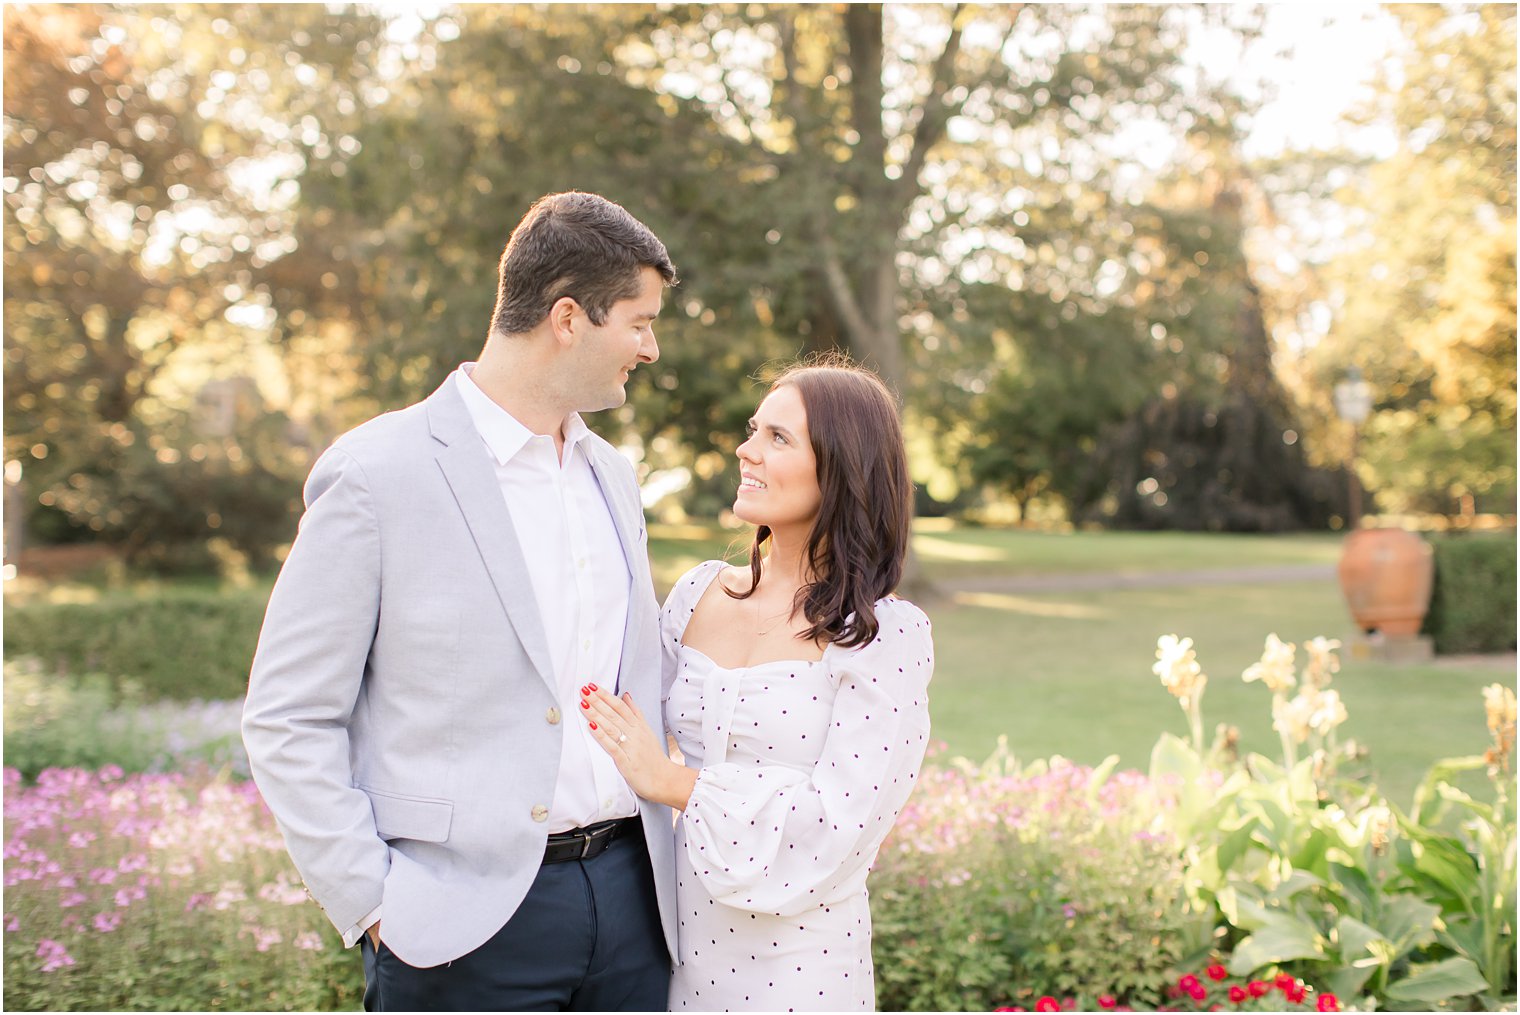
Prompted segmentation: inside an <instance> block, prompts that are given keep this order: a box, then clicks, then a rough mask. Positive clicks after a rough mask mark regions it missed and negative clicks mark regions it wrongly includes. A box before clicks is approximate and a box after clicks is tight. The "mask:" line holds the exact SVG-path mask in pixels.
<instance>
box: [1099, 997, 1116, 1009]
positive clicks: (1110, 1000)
mask: <svg viewBox="0 0 1520 1015" xmlns="http://www.w3.org/2000/svg"><path fill="white" fill-rule="evenodd" d="M1118 1003H1119V1002H1118V1000H1117V999H1116V998H1115V997H1114V996H1113V995H1112V994H1099V995H1098V1007H1099V1008H1102V1009H1103V1010H1104V1011H1109V1010H1111V1009H1112V1008H1113V1007H1114V1005H1116V1004H1118Z"/></svg>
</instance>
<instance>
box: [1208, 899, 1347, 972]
mask: <svg viewBox="0 0 1520 1015" xmlns="http://www.w3.org/2000/svg"><path fill="white" fill-rule="evenodd" d="M1324 954H1325V952H1324V948H1323V947H1321V945H1320V940H1319V935H1318V934H1317V933H1316V931H1315V927H1314V925H1313V924H1312V923H1310V922H1309V921H1308V920H1303V919H1300V918H1298V917H1295V916H1291V915H1289V914H1287V913H1282V912H1271V913H1268V914H1267V918H1266V921H1265V924H1264V926H1262V928H1261V929H1260V930H1258V931H1256V932H1255V933H1254V934H1252V935H1251V936H1250V937H1248V938H1246V939H1245V940H1244V941H1242V942H1241V943H1240V944H1239V945H1237V946H1236V948H1235V953H1234V954H1233V955H1231V956H1230V965H1229V968H1230V972H1231V973H1233V974H1235V975H1236V976H1249V975H1250V974H1251V973H1253V972H1255V971H1256V970H1258V969H1260V968H1262V967H1263V966H1270V965H1274V964H1276V963H1282V962H1289V961H1292V960H1293V959H1318V958H1323V957H1324Z"/></svg>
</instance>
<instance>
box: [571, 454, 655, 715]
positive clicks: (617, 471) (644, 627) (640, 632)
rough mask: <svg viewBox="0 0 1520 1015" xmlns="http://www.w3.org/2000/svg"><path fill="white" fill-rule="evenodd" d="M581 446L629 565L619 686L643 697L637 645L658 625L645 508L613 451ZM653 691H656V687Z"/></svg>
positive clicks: (646, 712) (646, 710)
mask: <svg viewBox="0 0 1520 1015" xmlns="http://www.w3.org/2000/svg"><path fill="white" fill-rule="evenodd" d="M581 443H582V446H583V447H585V448H586V449H587V455H586V460H587V461H589V462H590V463H591V471H592V472H593V473H595V475H596V481H597V484H598V485H599V486H600V487H601V488H602V496H603V497H604V498H605V499H606V501H607V506H608V508H610V509H611V511H612V521H613V524H614V525H615V526H617V534H618V540H619V541H620V542H621V543H622V544H623V557H624V559H625V560H627V562H628V574H629V582H628V621H627V623H625V624H624V625H623V653H622V656H621V659H620V662H619V674H618V686H619V687H621V688H622V689H624V690H628V691H633V692H634V693H635V694H637V695H638V696H640V697H644V695H643V693H642V687H639V688H638V689H637V690H636V689H635V685H641V684H642V681H640V680H639V679H638V678H639V676H640V674H639V673H638V666H637V664H638V661H639V643H640V642H641V641H642V640H643V638H644V637H645V635H646V634H648V633H650V632H651V631H652V630H653V627H654V625H655V624H656V623H657V622H658V620H657V615H656V614H655V613H654V612H653V611H652V610H651V607H652V606H653V605H654V588H653V579H652V577H651V576H650V573H649V552H648V550H647V549H646V547H647V543H646V542H645V540H644V539H643V538H642V537H643V533H644V505H643V503H642V502H641V501H640V500H639V496H638V488H637V487H636V486H634V485H633V484H630V483H629V482H628V480H627V479H626V478H625V476H624V475H623V474H622V472H621V470H622V463H621V462H613V461H609V460H608V459H607V457H606V456H609V455H615V454H617V452H616V451H614V450H611V449H610V448H609V447H608V446H607V445H605V444H603V443H602V442H601V441H599V440H596V439H594V438H593V439H588V440H585V441H582V442H581ZM655 690H656V692H658V684H656V686H655ZM653 705H654V710H653V711H651V710H650V708H649V704H648V699H646V703H645V704H644V705H642V706H641V707H643V708H644V710H645V718H649V717H650V716H651V715H656V714H657V713H658V711H659V695H658V693H656V694H655V695H654V698H653ZM650 725H651V726H653V727H654V728H655V729H656V730H657V731H658V730H659V726H658V724H657V722H656V720H654V719H651V720H650Z"/></svg>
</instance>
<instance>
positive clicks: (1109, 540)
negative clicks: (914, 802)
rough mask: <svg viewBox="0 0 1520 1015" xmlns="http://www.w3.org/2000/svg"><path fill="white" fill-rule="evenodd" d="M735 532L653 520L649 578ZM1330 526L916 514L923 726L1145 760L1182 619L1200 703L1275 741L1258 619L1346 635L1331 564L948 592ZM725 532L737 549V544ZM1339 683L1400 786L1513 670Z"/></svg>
mask: <svg viewBox="0 0 1520 1015" xmlns="http://www.w3.org/2000/svg"><path fill="white" fill-rule="evenodd" d="M736 536H737V534H730V533H729V532H727V531H726V530H723V529H719V528H716V527H701V526H682V527H679V528H674V527H662V526H657V525H655V526H651V527H650V552H651V555H652V557H653V559H654V567H655V575H656V585H657V586H658V587H659V592H660V593H661V595H662V596H663V594H664V592H665V589H666V587H667V586H668V585H669V583H670V582H672V581H674V580H675V579H676V578H677V577H678V576H679V575H680V574H681V572H682V571H684V570H685V569H686V568H687V567H690V566H691V565H692V564H694V563H696V562H697V561H699V560H703V559H706V558H709V557H714V556H721V555H723V553H724V550H725V548H726V547H727V546H728V545H729V543H730V542H731V541H732V540H734V539H735V538H736ZM1340 542H1341V541H1340V537H1338V536H1333V535H1319V534H1314V535H1287V536H1249V535H1233V534H1230V535H1225V534H1221V535H1198V534H1190V533H1173V532H1158V533H1134V532H1073V533H1044V532H1024V531H1014V530H996V529H977V528H949V527H946V526H944V525H943V524H942V523H939V522H937V521H935V520H929V521H920V523H919V525H918V528H917V530H916V533H915V546H916V548H917V549H918V551H919V553H920V555H921V557H922V560H923V563H924V568H925V571H926V572H927V573H928V575H929V576H930V578H931V579H933V580H934V581H935V582H937V583H939V585H940V586H941V589H942V590H943V591H944V592H946V597H945V598H943V599H941V600H940V601H938V602H932V603H928V604H925V605H926V606H927V612H928V613H929V615H930V617H931V618H932V619H933V620H934V624H935V638H934V641H935V648H936V652H937V657H938V658H937V664H936V672H935V678H934V685H933V687H932V688H931V698H932V701H933V716H934V735H935V738H936V739H939V740H944V741H946V742H947V743H948V744H949V748H950V752H951V753H952V754H961V755H966V756H968V757H971V758H974V759H980V758H982V757H985V756H986V755H987V754H988V753H990V752H991V750H992V748H993V746H994V745H995V744H996V742H997V737H998V735H999V734H1007V736H1008V742H1009V746H1010V748H1011V749H1012V750H1013V752H1014V753H1015V754H1016V755H1017V756H1019V757H1020V758H1025V759H1032V758H1037V757H1045V756H1048V755H1051V754H1062V755H1065V756H1066V757H1068V758H1072V759H1073V760H1076V761H1080V762H1088V763H1092V762H1097V761H1101V760H1102V759H1103V758H1104V757H1106V756H1107V755H1109V754H1118V755H1119V757H1120V759H1121V761H1122V762H1123V764H1124V765H1126V766H1132V767H1137V768H1144V767H1145V766H1146V763H1147V761H1148V759H1149V756H1150V750H1151V747H1152V745H1153V744H1154V743H1155V741H1156V738H1157V736H1158V735H1159V734H1160V733H1161V732H1162V731H1167V730H1169V731H1171V732H1174V733H1177V734H1180V735H1186V732H1187V723H1186V721H1185V719H1184V717H1183V714H1182V710H1181V709H1180V708H1178V707H1177V704H1176V702H1175V701H1174V699H1173V698H1172V697H1171V696H1170V695H1169V694H1167V693H1166V691H1165V690H1163V689H1162V687H1161V684H1160V681H1158V680H1157V679H1156V677H1155V676H1154V675H1153V674H1152V673H1151V664H1152V662H1154V661H1155V648H1156V638H1157V637H1158V636H1159V635H1163V634H1177V635H1182V636H1186V637H1191V638H1192V639H1193V641H1194V647H1195V648H1196V650H1197V652H1198V658H1199V661H1200V663H1201V664H1202V666H1203V668H1204V672H1206V673H1207V674H1208V675H1209V677H1210V682H1209V687H1208V690H1207V692H1206V693H1205V695H1204V699H1203V704H1204V718H1205V722H1206V724H1207V726H1208V729H1209V731H1210V733H1212V730H1213V727H1214V725H1215V724H1217V723H1221V722H1224V723H1230V724H1232V725H1235V726H1237V727H1239V728H1240V732H1241V737H1242V743H1241V746H1242V749H1243V750H1246V751H1251V750H1256V751H1261V752H1263V753H1267V754H1269V755H1274V756H1275V755H1276V754H1277V753H1278V751H1279V747H1278V740H1277V735H1276V733H1275V732H1274V731H1273V730H1272V724H1271V698H1270V695H1269V694H1268V693H1267V691H1266V689H1265V688H1263V687H1262V686H1261V685H1260V684H1246V683H1244V682H1242V681H1241V679H1240V674H1241V672H1242V671H1243V670H1244V669H1245V668H1246V667H1247V666H1249V665H1250V664H1251V663H1253V662H1255V661H1256V660H1257V659H1258V658H1259V656H1260V654H1261V649H1262V643H1263V641H1264V640H1265V639H1266V636H1267V635H1268V634H1269V633H1276V634H1277V635H1278V636H1279V637H1280V638H1282V639H1284V640H1286V641H1300V642H1301V641H1303V640H1305V639H1308V638H1313V637H1315V636H1316V635H1325V636H1326V637H1330V638H1339V639H1341V640H1342V641H1343V642H1349V640H1350V635H1351V631H1352V628H1351V618H1350V616H1349V615H1348V614H1347V612H1346V608H1345V605H1344V603H1343V601H1342V599H1341V594H1340V591H1339V589H1338V588H1337V586H1336V583H1335V581H1334V580H1333V579H1327V580H1320V581H1312V582H1289V583H1259V584H1254V585H1226V586H1205V587H1196V588H1190V587H1166V588H1131V589H1116V590H1108V591H1096V592H1070V593H1048V594H1047V593H1042V594H1019V595H1008V594H1003V593H992V592H981V593H977V592H965V593H960V594H955V593H954V590H953V586H954V584H955V582H956V581H958V580H959V579H962V578H973V577H975V578H981V577H990V576H994V575H1010V576H1024V575H1036V574H1060V573H1078V572H1081V573H1089V574H1090V573H1098V572H1107V573H1111V574H1122V575H1135V574H1145V573H1156V572H1166V571H1191V570H1207V569H1213V568H1221V569H1222V568H1230V567H1248V566H1255V565H1264V564H1314V563H1318V564H1333V563H1334V562H1335V560H1336V559H1337V558H1338V557H1339V554H1340ZM736 546H737V547H738V548H739V549H740V550H742V549H743V544H742V543H739V544H736ZM1342 662H1343V669H1342V670H1341V673H1340V674H1339V675H1338V676H1337V677H1336V681H1335V685H1334V686H1335V687H1336V689H1337V690H1338V691H1339V692H1340V694H1341V697H1342V698H1343V699H1344V700H1345V703H1346V709H1347V712H1348V713H1349V715H1350V718H1349V719H1348V721H1347V723H1346V725H1345V726H1344V727H1342V733H1343V735H1345V736H1350V737H1353V738H1355V739H1357V740H1358V741H1360V742H1362V743H1364V744H1366V745H1367V746H1368V747H1369V748H1370V751H1371V757H1370V763H1371V766H1372V768H1373V769H1374V770H1375V772H1376V777H1377V780H1378V781H1379V783H1380V784H1381V785H1382V786H1383V787H1384V788H1385V789H1386V790H1387V791H1388V792H1390V793H1391V794H1393V797H1394V799H1395V800H1402V801H1404V802H1406V803H1407V802H1408V799H1409V796H1410V794H1411V793H1412V792H1413V791H1414V787H1415V786H1416V785H1417V784H1418V782H1419V780H1420V778H1421V776H1422V775H1423V774H1424V772H1425V769H1426V768H1427V767H1428V766H1429V764H1430V763H1431V762H1432V761H1434V760H1435V759H1437V758H1441V757H1446V756H1450V755H1458V754H1473V753H1481V752H1482V750H1483V749H1484V746H1485V743H1486V741H1487V730H1486V728H1485V726H1484V719H1483V702H1482V697H1481V694H1480V689H1481V688H1482V687H1483V686H1485V685H1487V684H1490V683H1494V682H1496V681H1498V682H1511V681H1512V680H1513V678H1514V673H1513V671H1512V670H1511V669H1508V668H1506V667H1505V666H1504V664H1502V663H1501V664H1498V665H1485V664H1472V665H1455V664H1452V663H1448V662H1441V663H1437V664H1433V665H1425V666H1392V665H1386V664H1379V663H1373V662H1357V661H1352V660H1350V659H1349V658H1345V653H1343V660H1342Z"/></svg>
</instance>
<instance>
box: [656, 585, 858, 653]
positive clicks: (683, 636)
mask: <svg viewBox="0 0 1520 1015" xmlns="http://www.w3.org/2000/svg"><path fill="white" fill-rule="evenodd" d="M707 563H709V564H716V565H717V566H716V567H710V568H708V576H707V584H705V585H703V586H702V588H701V589H699V590H698V591H697V595H696V600H695V601H694V602H693V603H692V609H693V611H695V609H696V605H697V603H698V602H701V600H702V596H703V595H704V594H706V592H707V590H708V588H710V587H711V586H712V583H713V582H715V581H717V580H718V575H720V574H722V573H723V568H724V567H726V566H727V564H726V562H724V561H721V560H709V561H708V562H707ZM690 622H691V620H690V617H688V618H687V623H690ZM676 644H677V646H678V647H679V648H682V649H685V650H686V651H687V652H691V653H693V654H695V655H698V656H701V657H702V658H703V659H704V660H705V661H706V662H707V665H709V666H711V667H712V668H713V669H715V670H722V671H723V672H724V673H744V672H746V671H748V670H758V669H760V668H761V667H762V666H774V665H776V664H777V663H786V664H787V665H789V666H816V665H817V664H818V663H821V662H823V661H824V659H826V658H828V654H829V652H830V651H831V650H832V649H833V648H834V643H833V642H830V643H829V644H827V645H825V646H824V647H823V655H822V656H819V657H818V658H817V659H767V660H766V661H765V662H763V663H754V664H753V665H750V666H719V665H718V662H717V660H715V659H713V657H712V656H710V655H708V654H707V653H706V652H703V651H702V650H701V649H699V648H693V647H692V646H690V645H688V644H686V627H685V625H683V626H682V627H681V636H680V637H679V638H677V639H676Z"/></svg>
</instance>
